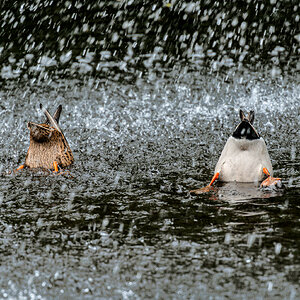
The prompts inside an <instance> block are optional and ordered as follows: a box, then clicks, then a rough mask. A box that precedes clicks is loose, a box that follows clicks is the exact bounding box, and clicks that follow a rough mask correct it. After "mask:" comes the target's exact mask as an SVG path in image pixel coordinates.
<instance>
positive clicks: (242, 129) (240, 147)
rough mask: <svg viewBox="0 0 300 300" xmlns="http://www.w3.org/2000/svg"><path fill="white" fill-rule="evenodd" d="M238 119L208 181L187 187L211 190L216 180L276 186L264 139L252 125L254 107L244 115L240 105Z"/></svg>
mask: <svg viewBox="0 0 300 300" xmlns="http://www.w3.org/2000/svg"><path fill="white" fill-rule="evenodd" d="M239 114H240V119H241V121H240V123H239V124H238V125H237V127H236V128H235V129H234V131H233V134H232V135H231V136H230V137H229V138H228V139H227V141H226V144H225V146H224V148H223V150H222V153H221V155H220V157H219V160H218V162H217V164H216V167H215V171H214V176H213V178H212V180H211V181H210V183H209V185H208V186H206V187H204V188H200V189H196V190H192V191H190V193H191V194H201V193H203V192H208V191H210V190H211V188H212V185H213V183H214V182H215V181H216V180H219V181H221V182H261V185H260V186H261V187H268V186H280V184H281V179H280V178H274V177H273V167H272V163H271V160H270V156H269V153H268V150H267V146H266V143H265V141H264V139H263V138H262V137H261V136H260V135H259V133H258V132H257V130H256V129H255V128H254V126H253V122H254V111H253V110H251V111H250V112H249V113H248V115H247V117H246V116H245V114H244V112H243V111H242V110H241V109H240V111H239Z"/></svg>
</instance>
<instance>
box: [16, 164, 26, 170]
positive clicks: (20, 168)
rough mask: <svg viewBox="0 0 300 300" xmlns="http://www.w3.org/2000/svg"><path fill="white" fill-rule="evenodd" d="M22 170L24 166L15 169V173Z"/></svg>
mask: <svg viewBox="0 0 300 300" xmlns="http://www.w3.org/2000/svg"><path fill="white" fill-rule="evenodd" d="M24 168H25V165H21V166H20V167H18V168H16V170H15V171H20V170H22V169H24Z"/></svg>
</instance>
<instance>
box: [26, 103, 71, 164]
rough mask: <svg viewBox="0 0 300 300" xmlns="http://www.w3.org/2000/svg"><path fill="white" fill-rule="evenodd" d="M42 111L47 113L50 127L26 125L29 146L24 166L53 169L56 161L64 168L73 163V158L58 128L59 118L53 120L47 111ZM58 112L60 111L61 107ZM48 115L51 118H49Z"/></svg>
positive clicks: (47, 125) (45, 125) (30, 123)
mask: <svg viewBox="0 0 300 300" xmlns="http://www.w3.org/2000/svg"><path fill="white" fill-rule="evenodd" d="M41 108H42V107H41ZM43 110H44V112H45V111H46V112H47V113H45V115H46V116H47V118H48V119H49V123H50V124H51V126H50V125H49V124H46V123H43V124H35V123H32V122H29V123H28V128H29V130H30V145H29V149H28V152H27V155H26V159H25V166H27V167H29V168H46V169H53V162H54V161H56V162H57V163H58V165H59V166H60V167H61V168H65V167H67V166H69V165H71V164H72V163H73V161H74V157H73V154H72V151H71V148H70V146H69V144H68V141H67V140H66V138H65V136H64V134H63V133H62V131H61V129H60V128H59V127H58V124H57V121H58V118H59V116H58V118H57V115H56V116H55V118H53V117H52V116H51V115H50V114H49V112H48V111H47V110H45V109H43ZM59 110H61V107H60V108H59ZM59 114H60V113H59ZM49 115H50V117H51V118H49ZM56 119H57V120H56Z"/></svg>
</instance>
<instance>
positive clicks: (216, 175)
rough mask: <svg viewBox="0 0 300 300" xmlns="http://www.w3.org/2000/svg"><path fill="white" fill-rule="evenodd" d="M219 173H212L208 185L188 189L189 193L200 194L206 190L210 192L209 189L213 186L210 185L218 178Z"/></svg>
mask: <svg viewBox="0 0 300 300" xmlns="http://www.w3.org/2000/svg"><path fill="white" fill-rule="evenodd" d="M219 175H220V173H219V172H217V173H216V174H215V175H214V177H213V178H212V180H211V182H210V183H209V185H208V186H205V187H203V188H201V189H196V190H192V191H190V193H191V194H192V195H200V194H203V193H208V192H210V191H211V190H212V189H213V187H212V185H213V183H214V182H215V181H216V180H217V179H218V178H219Z"/></svg>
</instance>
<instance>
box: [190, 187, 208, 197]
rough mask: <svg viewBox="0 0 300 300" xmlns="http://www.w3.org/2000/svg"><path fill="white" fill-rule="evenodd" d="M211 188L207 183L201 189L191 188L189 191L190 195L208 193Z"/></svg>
mask: <svg viewBox="0 0 300 300" xmlns="http://www.w3.org/2000/svg"><path fill="white" fill-rule="evenodd" d="M212 189H213V187H212V186H211V185H207V186H205V187H203V188H201V189H196V190H192V191H190V194H192V195H200V194H204V193H208V192H210V191H211V190H212Z"/></svg>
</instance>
